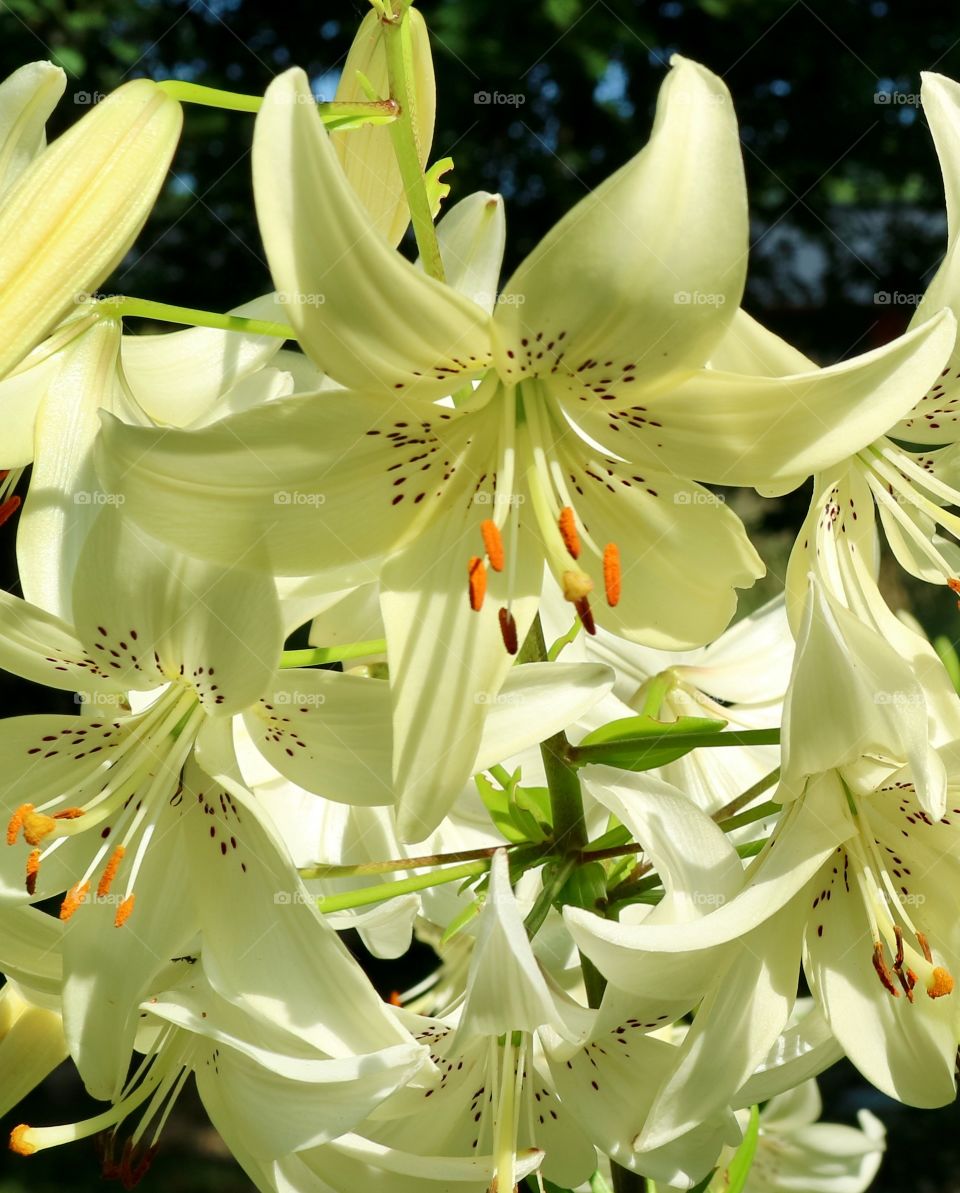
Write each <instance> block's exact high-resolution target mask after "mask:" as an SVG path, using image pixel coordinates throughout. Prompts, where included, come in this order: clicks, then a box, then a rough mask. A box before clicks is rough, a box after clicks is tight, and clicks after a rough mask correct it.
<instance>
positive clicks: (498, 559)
mask: <svg viewBox="0 0 960 1193" xmlns="http://www.w3.org/2000/svg"><path fill="white" fill-rule="evenodd" d="M480 533H481V535H482V536H483V547H484V550H485V551H486V553H487V559H488V560H489V561H490V566H491V567H492V568H493V570H494V571H495V572H502V571H503V569H504V565H505V563H506V554H505V552H504V550H503V538H502V537H501V535H500V529H499V527H498V526H497V524H496V522H494V520H493V519H492V518H486V519H484V521H483V522H481V523H480Z"/></svg>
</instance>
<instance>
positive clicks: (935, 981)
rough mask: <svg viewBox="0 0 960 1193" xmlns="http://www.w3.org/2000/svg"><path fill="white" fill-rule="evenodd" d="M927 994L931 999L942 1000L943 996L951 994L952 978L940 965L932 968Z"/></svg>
mask: <svg viewBox="0 0 960 1193" xmlns="http://www.w3.org/2000/svg"><path fill="white" fill-rule="evenodd" d="M927 993H928V994H929V995H930V997H931V998H942V997H943V996H944V995H945V994H952V993H953V976H952V975H951V974H950V973H949V971H948V970H946V969H944V968H943V966H942V965H937V966H935V967H934V971H933V973H932V974H931V976H930V982H929V984H928V985H927Z"/></svg>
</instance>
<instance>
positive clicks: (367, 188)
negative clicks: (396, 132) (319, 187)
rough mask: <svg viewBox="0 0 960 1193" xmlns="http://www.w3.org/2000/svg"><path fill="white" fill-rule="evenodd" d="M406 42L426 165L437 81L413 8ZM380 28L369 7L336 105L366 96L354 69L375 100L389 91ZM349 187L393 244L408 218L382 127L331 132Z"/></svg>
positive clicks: (424, 28) (419, 146)
mask: <svg viewBox="0 0 960 1193" xmlns="http://www.w3.org/2000/svg"><path fill="white" fill-rule="evenodd" d="M406 19H407V20H408V22H409V26H410V41H411V48H412V58H413V86H414V93H415V97H416V98H415V106H416V111H415V113H414V125H413V127H414V135H415V136H416V139H417V149H418V151H419V156H420V166H421V168H423V167H425V166H426V164H427V157H428V156H429V153H430V146H431V144H432V143H433V124H434V118H435V116H436V108H437V91H436V82H435V79H434V75H433V58H432V56H431V53H430V38H429V35H428V33H427V26H426V23H425V22H424V19H423V17H422V16H421V15H420V13H419V12H418V11H417V10H416V9H415V8H411V9H409V10H408V13H407V18H406ZM383 38H384V31H383V24H382V22H381V18H380V15H379V13H377V12H375V11H374V10H373V9H371V10H370V12H368V13H367V15H366V16H365V17H364V18H363V20H362V21H361V23H360V28H359V29H358V30H357V36H356V37H355V38H354V40H353V45H352V46H351V47H350V52H349V54H348V55H347V61H346V64H345V65H344V68H343V74H342V75H341V76H340V85H339V87H338V88H337V94H336V95H335V96H334V100H335V102H336V103H358V102H363V101H365V100H369V99H370V94H369V92H368V90H367V89H366V88H365V87H364V85H363V82H362V81H361V79H360V78H358V72H359V74H360V75H362V76H363V78H364V79H365V80H366V81H367V82H368V83H369V84H370V86H371V87H372V88H373V90H374V92H375V93H376V98H378V99H386V98H388V97H389V95H390V83H389V80H388V77H387V55H386V51H385V49H384V44H383ZM330 139H331V141H332V143H333V145H334V147H335V148H336V151H337V154H338V156H339V158H340V163H341V165H342V166H343V169H344V173H345V174H346V176H347V178H349V180H350V183H351V185H352V186H353V189H354V190H355V191H356V192H357V196H358V197H359V199H360V201H361V203H363V205H364V207H365V208H366V209H367V212H368V213H369V215H370V219H371V221H372V223H373V225H374V227H375V228H376V229H377V231H378V232H380V233H381V234H382V236H383V237H384V239H385V240H386V241H387V242H388V243H389V244H390V245H392V246H396V245H398V244H399V243H400V241H401V239H402V238H403V234H404V232H405V231H406V229H407V224H408V223H409V222H410V210H409V208H408V207H407V200H406V197H405V195H404V191H403V181H402V179H401V177H400V170H399V168H398V166H397V161H396V157H395V155H394V150H393V144H392V142H391V139H390V129H389V127H388V126H386V125H370V124H367V125H364V126H363V127H362V128H356V129H350V130H345V131H341V132H334V133H331V135H330Z"/></svg>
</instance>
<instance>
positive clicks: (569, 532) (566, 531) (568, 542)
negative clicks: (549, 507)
mask: <svg viewBox="0 0 960 1193" xmlns="http://www.w3.org/2000/svg"><path fill="white" fill-rule="evenodd" d="M557 528H558V529H559V531H560V537H561V538H562V539H563V545H564V546H565V547H566V548H567V552H568V554H569V555H570V558H571V559H579V558H580V535H579V534H577V520H576V517H575V516H574V513H573V510H572V509H571V508H570V506H569V505H565V506H564V507H563V509H562V510H561V511H560V517H559V519H558V521H557Z"/></svg>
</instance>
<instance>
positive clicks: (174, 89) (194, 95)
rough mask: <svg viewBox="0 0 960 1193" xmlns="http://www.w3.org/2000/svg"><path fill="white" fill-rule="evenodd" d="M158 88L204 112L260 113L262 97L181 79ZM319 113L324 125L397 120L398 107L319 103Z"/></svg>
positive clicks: (388, 101) (387, 102) (387, 103)
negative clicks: (369, 118) (362, 119)
mask: <svg viewBox="0 0 960 1193" xmlns="http://www.w3.org/2000/svg"><path fill="white" fill-rule="evenodd" d="M157 86H158V87H159V88H160V89H161V91H165V92H166V93H167V95H169V96H170V98H171V99H175V100H177V101H178V103H181V104H195V105H197V106H199V107H202V108H219V109H220V110H221V111H225V112H259V111H260V109H261V108H262V107H263V96H262V95H243V94H242V93H240V92H238V91H222V90H221V89H220V88H219V87H205V86H204V85H203V84H202V83H186V82H184V81H183V80H181V79H162V80H161V81H160V82H159V83H158V84H157ZM317 111H318V112H319V113H320V116H321V119H323V120H324V121H331V122H332V121H336V120H344V119H349V118H352V117H363V116H372V117H377V118H381V119H389V118H390V117H396V115H397V104H396V102H395V101H394V100H392V99H377V100H369V101H364V100H358V101H356V102H354V101H351V102H350V103H339V102H337V101H336V100H335V101H334V102H333V103H319V102H318V103H317Z"/></svg>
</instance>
